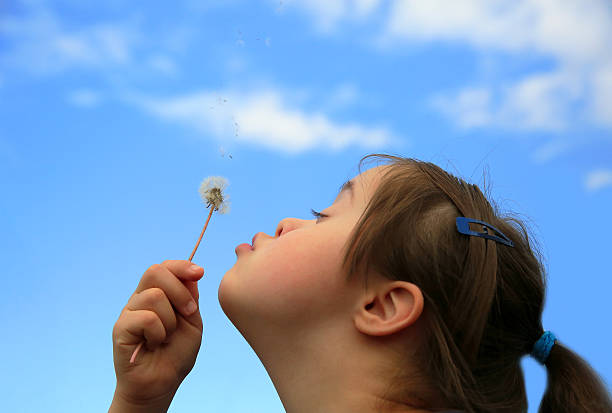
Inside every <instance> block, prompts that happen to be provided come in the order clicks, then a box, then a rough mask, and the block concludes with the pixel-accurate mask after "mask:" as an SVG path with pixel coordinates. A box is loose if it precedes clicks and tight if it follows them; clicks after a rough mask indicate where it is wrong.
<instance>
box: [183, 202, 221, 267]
mask: <svg viewBox="0 0 612 413" xmlns="http://www.w3.org/2000/svg"><path fill="white" fill-rule="evenodd" d="M214 210H215V207H214V205H211V206H210V212H209V213H208V219H206V224H204V229H202V233H201V234H200V238H199V239H198V243H197V244H196V246H195V248H194V249H193V252H192V253H191V257H189V262H191V260H192V259H193V256H194V255H195V253H196V250H197V249H198V246H199V245H200V241H202V236H203V235H204V231H206V227H207V226H208V221H210V217H211V216H212V213H213V211H214Z"/></svg>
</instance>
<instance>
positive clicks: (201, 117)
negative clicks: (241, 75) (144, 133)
mask: <svg viewBox="0 0 612 413" xmlns="http://www.w3.org/2000/svg"><path fill="white" fill-rule="evenodd" d="M126 100H127V101H128V102H130V103H132V104H135V105H137V106H139V107H141V108H143V109H144V110H146V111H148V112H150V113H152V114H154V115H156V116H158V117H160V118H162V119H165V120H169V121H174V122H177V123H179V124H182V125H185V126H188V127H193V128H195V129H197V130H199V131H200V132H202V133H204V134H210V135H212V136H213V137H214V138H216V139H218V140H221V141H225V140H228V139H232V140H235V141H237V142H238V143H245V144H252V145H258V146H264V147H267V148H270V149H273V150H277V151H281V152H285V153H291V154H296V153H300V152H304V151H308V150H312V149H313V148H326V149H331V150H334V151H336V150H340V149H343V148H346V147H348V146H350V145H356V146H360V147H363V148H368V149H374V148H382V147H384V146H385V145H389V144H392V143H395V142H398V141H397V140H396V138H395V137H394V136H393V134H392V133H391V132H390V131H389V130H388V129H386V128H385V127H380V126H379V127H372V126H365V125H361V124H359V123H355V122H349V123H338V122H335V121H333V120H331V119H330V118H329V117H328V116H326V115H325V114H324V113H320V112H305V111H302V110H300V109H299V108H296V107H292V105H291V103H290V102H288V100H289V99H288V98H287V96H283V95H282V94H281V93H280V92H279V91H277V90H274V89H262V90H258V91H252V92H240V91H236V90H220V91H200V92H197V93H192V94H188V95H182V96H175V97H171V98H165V99H159V98H150V97H142V96H129V97H126Z"/></svg>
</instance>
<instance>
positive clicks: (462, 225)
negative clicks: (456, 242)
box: [456, 217, 514, 247]
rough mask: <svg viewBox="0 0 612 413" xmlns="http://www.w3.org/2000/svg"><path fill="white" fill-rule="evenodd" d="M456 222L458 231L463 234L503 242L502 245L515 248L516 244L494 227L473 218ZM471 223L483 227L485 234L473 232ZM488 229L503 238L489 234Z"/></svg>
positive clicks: (464, 218)
mask: <svg viewBox="0 0 612 413" xmlns="http://www.w3.org/2000/svg"><path fill="white" fill-rule="evenodd" d="M456 222H457V230H458V231H459V232H460V233H462V234H466V235H474V236H476V237H482V238H487V239H492V240H493V241H496V242H501V243H502V244H504V245H507V246H509V247H514V243H513V242H512V241H511V240H510V238H508V237H507V236H505V235H504V233H503V232H501V231H500V230H498V229H497V228H495V227H494V226H492V225H489V224H487V223H486V222H483V221H479V220H477V219H473V218H466V217H457V219H456ZM470 222H473V223H476V224H481V225H483V228H482V229H483V231H484V232H476V231H472V230H471V229H470ZM487 228H491V229H492V230H493V231H495V232H496V233H498V234H499V235H501V237H498V236H497V235H491V234H488V233H487Z"/></svg>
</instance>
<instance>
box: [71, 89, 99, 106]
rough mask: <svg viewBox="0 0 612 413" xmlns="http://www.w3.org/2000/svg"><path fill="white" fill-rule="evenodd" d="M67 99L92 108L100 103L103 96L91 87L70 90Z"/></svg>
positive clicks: (75, 103)
mask: <svg viewBox="0 0 612 413" xmlns="http://www.w3.org/2000/svg"><path fill="white" fill-rule="evenodd" d="M67 99H68V101H69V102H70V103H72V104H73V105H75V106H79V107H84V108H92V107H94V106H97V105H98V104H99V103H100V101H101V96H100V94H99V93H98V92H95V91H93V90H90V89H77V90H74V91H72V92H70V93H69V94H68V96H67Z"/></svg>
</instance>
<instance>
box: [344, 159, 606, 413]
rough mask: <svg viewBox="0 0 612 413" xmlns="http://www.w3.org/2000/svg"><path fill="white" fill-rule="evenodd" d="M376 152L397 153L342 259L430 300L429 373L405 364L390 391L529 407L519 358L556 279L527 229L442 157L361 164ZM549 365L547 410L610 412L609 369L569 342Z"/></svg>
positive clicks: (457, 403)
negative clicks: (486, 228)
mask: <svg viewBox="0 0 612 413" xmlns="http://www.w3.org/2000/svg"><path fill="white" fill-rule="evenodd" d="M370 157H377V158H383V159H387V160H390V161H391V162H390V164H389V165H388V166H389V167H388V168H386V169H385V170H384V173H383V174H382V175H381V181H380V184H379V186H378V187H377V189H376V191H375V192H374V194H373V195H372V197H371V199H370V200H369V202H368V205H367V207H366V209H365V210H364V212H363V215H362V216H361V217H360V219H359V221H358V223H357V225H356V226H355V228H354V230H353V233H352V234H351V236H350V237H349V240H348V243H347V249H346V253H345V255H344V262H343V266H344V268H345V269H346V273H347V276H348V277H349V278H350V277H353V276H355V274H368V273H370V272H371V271H372V272H373V273H376V274H380V275H382V276H384V277H386V278H388V279H391V280H403V281H407V282H411V283H413V284H415V285H417V286H418V287H419V288H420V289H421V292H422V294H423V298H424V300H425V304H424V308H423V313H422V314H421V318H420V319H419V322H422V323H424V324H423V325H424V326H425V328H424V330H423V331H425V334H424V337H423V342H422V345H421V346H420V348H419V350H418V352H417V356H416V357H415V358H414V360H412V363H413V365H416V367H417V368H416V371H417V372H419V373H418V374H419V376H418V377H416V376H415V375H412V376H408V375H407V374H406V373H403V372H402V369H401V368H400V369H398V373H397V376H396V378H395V380H394V384H393V386H392V388H391V389H390V390H389V391H390V394H391V393H392V394H393V395H394V397H396V398H398V399H399V400H403V401H404V402H405V403H406V404H407V405H411V406H413V407H424V406H426V407H428V408H432V409H443V408H455V409H463V410H464V411H466V412H470V413H473V412H496V413H497V412H499V413H502V412H504V413H505V412H508V413H510V412H511V413H517V412H527V396H526V393H525V383H524V377H523V371H522V368H521V365H520V360H521V358H522V357H523V356H525V355H528V354H530V353H531V351H532V348H533V345H534V343H535V342H536V341H537V340H538V339H539V338H540V336H541V335H542V333H543V332H544V331H543V328H542V321H541V316H542V309H543V307H544V298H545V289H546V280H545V277H544V273H545V269H544V267H543V265H542V261H541V255H540V253H539V251H538V248H537V246H536V245H534V240H533V237H532V238H531V239H530V238H529V235H528V228H527V227H526V226H525V224H523V223H522V222H521V221H520V220H519V219H516V218H514V217H512V216H510V215H508V214H505V215H501V214H500V212H499V211H498V207H497V206H495V208H493V207H492V206H491V204H490V203H489V201H488V200H487V197H485V195H483V193H482V192H481V191H480V189H479V188H478V187H477V186H476V185H472V184H468V183H467V182H465V181H464V180H463V179H460V178H457V177H455V176H453V175H452V174H449V173H448V172H446V171H444V170H443V169H441V168H440V167H438V166H436V165H434V164H432V163H429V162H423V161H419V160H416V159H412V158H403V157H399V156H393V155H385V154H371V155H367V156H365V157H363V158H362V159H361V161H360V162H359V170H360V172H361V165H362V163H363V161H364V160H366V159H368V158H370ZM457 216H465V217H469V218H474V219H478V220H482V221H485V222H487V223H489V224H490V225H492V226H494V227H496V228H497V229H499V230H500V231H501V232H503V233H504V234H505V235H506V236H507V237H508V238H510V239H511V240H512V241H513V242H514V247H509V246H506V245H502V244H499V243H496V242H495V241H494V240H488V239H484V238H481V237H473V236H467V235H464V234H461V233H459V232H458V231H457V229H456V224H455V218H456V217H457ZM473 229H477V230H478V231H481V230H482V227H481V226H480V227H478V228H476V227H474V228H473ZM530 241H531V242H530ZM364 280H365V282H366V285H367V277H366V278H364ZM415 363H416V364H415ZM400 365H401V364H400ZM545 366H546V369H547V375H548V386H547V388H546V391H545V393H544V397H543V399H542V402H541V404H540V409H539V412H540V413H548V412H565V411H567V412H572V413H580V412H598V413H599V412H612V401H611V399H610V395H609V393H608V392H607V390H606V387H605V385H604V383H603V381H602V380H601V378H600V377H599V376H598V375H597V373H596V372H595V371H594V370H593V369H592V368H591V367H590V366H589V364H588V363H587V362H586V361H585V360H584V359H582V358H581V357H580V356H578V355H577V354H576V353H574V352H573V351H571V350H570V349H569V348H567V347H566V346H564V345H563V344H561V343H559V341H557V342H556V343H555V345H554V346H553V347H552V350H551V352H550V355H549V357H548V359H547V361H546V362H545ZM416 400H420V401H421V402H422V404H420V403H419V404H418V405H417V404H415V403H416ZM408 401H410V402H408Z"/></svg>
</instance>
